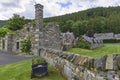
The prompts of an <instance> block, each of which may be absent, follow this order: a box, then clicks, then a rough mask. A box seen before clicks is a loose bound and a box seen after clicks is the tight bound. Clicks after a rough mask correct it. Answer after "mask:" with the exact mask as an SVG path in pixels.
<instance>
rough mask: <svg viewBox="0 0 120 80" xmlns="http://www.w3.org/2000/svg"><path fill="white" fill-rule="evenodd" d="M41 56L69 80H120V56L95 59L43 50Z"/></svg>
mask: <svg viewBox="0 0 120 80" xmlns="http://www.w3.org/2000/svg"><path fill="white" fill-rule="evenodd" d="M40 55H41V56H42V57H43V58H45V59H46V61H47V62H48V63H50V64H52V65H53V66H54V67H55V68H56V69H58V71H60V73H61V74H63V76H65V77H67V79H68V80H120V54H113V55H105V56H103V57H101V58H98V59H95V58H90V57H85V56H81V55H78V54H72V53H69V52H63V51H60V50H53V49H45V48H42V49H41V52H40Z"/></svg>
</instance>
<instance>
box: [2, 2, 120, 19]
mask: <svg viewBox="0 0 120 80" xmlns="http://www.w3.org/2000/svg"><path fill="white" fill-rule="evenodd" d="M35 2H36V3H40V4H42V5H44V17H51V16H57V15H63V14H67V13H72V12H77V11H80V10H85V9H88V8H94V7H101V6H102V7H108V6H119V5H120V0H0V20H6V19H9V18H11V17H12V15H13V14H14V13H16V14H19V15H21V16H25V17H26V18H32V19H33V18H34V4H35Z"/></svg>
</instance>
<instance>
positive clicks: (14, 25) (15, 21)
mask: <svg viewBox="0 0 120 80" xmlns="http://www.w3.org/2000/svg"><path fill="white" fill-rule="evenodd" d="M24 24H25V19H24V17H20V16H19V15H17V14H14V15H13V17H12V18H10V19H9V20H8V22H7V25H8V28H9V29H10V30H13V31H16V30H19V29H21V28H22V27H23V25H24Z"/></svg>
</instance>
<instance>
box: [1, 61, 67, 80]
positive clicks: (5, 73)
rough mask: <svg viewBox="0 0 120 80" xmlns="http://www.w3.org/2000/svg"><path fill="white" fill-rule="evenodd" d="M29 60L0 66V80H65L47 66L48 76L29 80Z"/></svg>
mask: <svg viewBox="0 0 120 80" xmlns="http://www.w3.org/2000/svg"><path fill="white" fill-rule="evenodd" d="M30 73H31V60H26V61H21V62H16V63H12V64H7V65H3V66H0V80H66V79H65V78H64V77H62V76H61V75H60V73H59V72H58V71H57V70H55V69H54V68H53V67H52V66H50V65H49V75H47V76H44V77H42V78H33V79H30Z"/></svg>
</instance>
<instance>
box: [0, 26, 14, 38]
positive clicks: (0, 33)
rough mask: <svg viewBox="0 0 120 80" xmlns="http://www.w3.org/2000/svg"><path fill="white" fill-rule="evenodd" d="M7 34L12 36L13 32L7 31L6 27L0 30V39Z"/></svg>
mask: <svg viewBox="0 0 120 80" xmlns="http://www.w3.org/2000/svg"><path fill="white" fill-rule="evenodd" d="M7 32H8V33H10V34H13V31H11V30H9V29H8V28H6V27H2V28H0V37H4V36H5V34H7Z"/></svg>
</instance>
